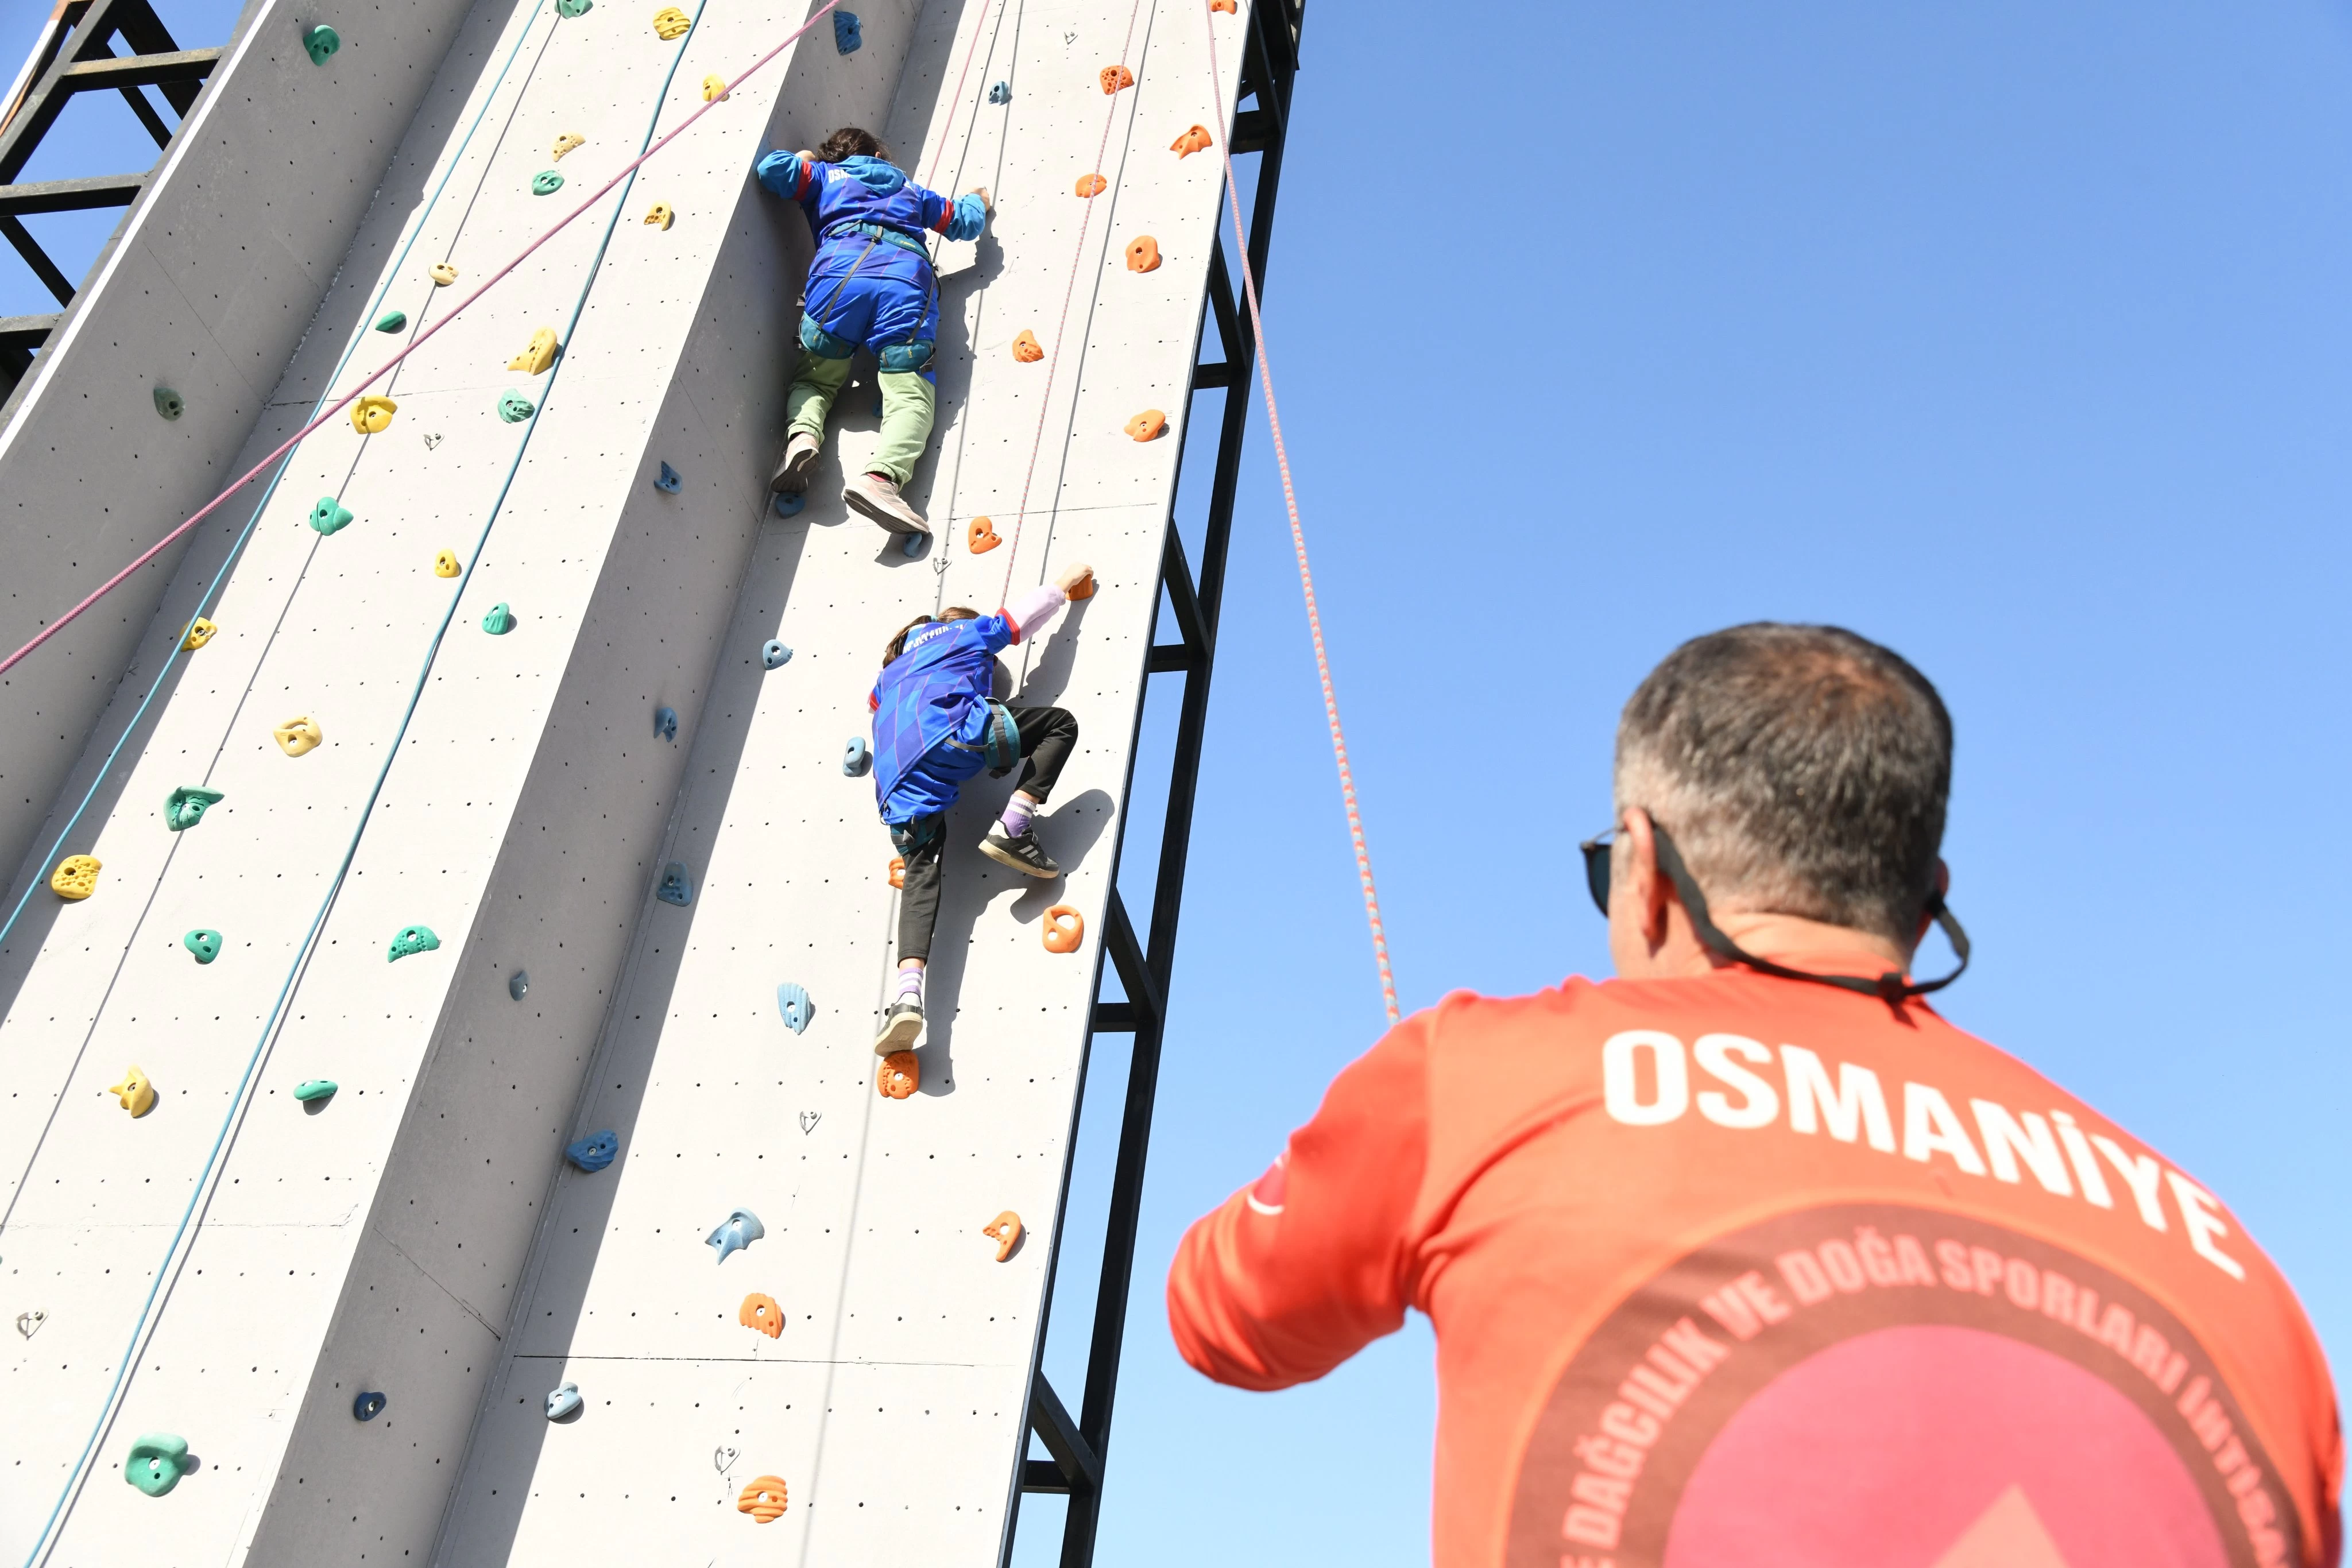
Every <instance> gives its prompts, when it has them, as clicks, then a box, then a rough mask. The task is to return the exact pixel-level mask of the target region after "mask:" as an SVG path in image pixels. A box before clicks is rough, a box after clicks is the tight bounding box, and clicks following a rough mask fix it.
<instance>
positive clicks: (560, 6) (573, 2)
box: [555, 0, 596, 16]
mask: <svg viewBox="0 0 2352 1568" xmlns="http://www.w3.org/2000/svg"><path fill="white" fill-rule="evenodd" d="M595 8H596V0H555V14H556V15H557V16H586V15H587V14H588V13H589V12H591V11H593V10H594V9H595Z"/></svg>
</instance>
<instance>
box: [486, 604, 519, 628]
mask: <svg viewBox="0 0 2352 1568" xmlns="http://www.w3.org/2000/svg"><path fill="white" fill-rule="evenodd" d="M514 625H515V618H514V612H513V611H511V610H509V609H508V608H507V607H506V602H505V601H503V600H501V601H499V602H498V603H496V604H493V605H491V606H490V612H489V613H488V615H485V616H483V617H482V630H483V631H485V632H488V633H489V634H490V635H491V636H493V637H503V636H505V635H506V634H507V633H508V632H511V631H513V630H514Z"/></svg>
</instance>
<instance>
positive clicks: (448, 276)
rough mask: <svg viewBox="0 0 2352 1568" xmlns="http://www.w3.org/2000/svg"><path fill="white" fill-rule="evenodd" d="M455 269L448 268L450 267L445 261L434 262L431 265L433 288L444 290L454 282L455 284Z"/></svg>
mask: <svg viewBox="0 0 2352 1568" xmlns="http://www.w3.org/2000/svg"><path fill="white" fill-rule="evenodd" d="M455 282H457V268H456V267H452V266H450V265H449V264H448V263H447V262H446V261H436V262H435V263H434V264H433V287H436V288H446V287H449V286H450V285H451V284H453V283H455Z"/></svg>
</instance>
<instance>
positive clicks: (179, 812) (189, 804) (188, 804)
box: [163, 784, 221, 833]
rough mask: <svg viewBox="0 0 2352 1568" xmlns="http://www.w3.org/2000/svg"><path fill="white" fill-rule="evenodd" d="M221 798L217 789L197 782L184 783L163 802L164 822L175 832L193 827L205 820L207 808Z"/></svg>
mask: <svg viewBox="0 0 2352 1568" xmlns="http://www.w3.org/2000/svg"><path fill="white" fill-rule="evenodd" d="M220 799H221V792H220V791H219V790H217V789H205V788H204V787H203V786H201V785H197V784H184V785H182V786H181V787H180V788H179V789H174V790H173V791H172V798H171V799H170V800H166V801H164V802H163V822H164V825H165V826H167V827H169V828H170V829H171V830H172V831H173V832H175V833H176V832H178V831H180V830H181V829H183V828H193V827H194V826H195V825H196V824H197V823H198V822H201V821H204V820H205V808H206V807H208V806H212V805H214V804H216V803H217V802H218V801H219V800H220Z"/></svg>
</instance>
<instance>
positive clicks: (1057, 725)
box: [890, 707, 1078, 961]
mask: <svg viewBox="0 0 2352 1568" xmlns="http://www.w3.org/2000/svg"><path fill="white" fill-rule="evenodd" d="M1013 722H1014V723H1015V724H1017V725H1018V726H1020V728H1021V756H1022V763H1021V781H1020V783H1018V784H1017V785H1015V786H1014V788H1015V789H1019V790H1021V791H1022V792H1024V793H1025V794H1026V795H1027V796H1028V797H1029V798H1030V799H1031V800H1035V801H1037V802H1038V803H1039V804H1040V805H1042V804H1044V803H1045V799H1046V798H1047V797H1048V796H1050V795H1051V794H1052V793H1053V792H1054V783H1055V780H1056V779H1060V778H1061V776H1062V765H1063V764H1064V763H1066V762H1067V761H1068V760H1069V759H1070V752H1071V750H1072V748H1073V747H1076V745H1077V743H1078V721H1077V720H1076V719H1075V718H1072V717H1071V716H1069V714H1068V713H1067V712H1066V711H1065V710H1063V709H1061V708H1057V707H1017V708H1014V709H1013ZM946 826H947V813H946V812H944V811H934V812H932V813H931V814H930V815H929V816H928V817H918V818H916V819H915V820H914V821H911V822H908V824H907V825H906V826H905V827H902V828H893V829H891V830H890V842H891V843H892V845H893V846H895V847H896V848H897V849H898V853H899V854H900V855H901V856H903V857H905V859H906V862H907V875H906V879H905V881H906V886H905V887H904V888H903V889H902V890H901V891H900V893H899V894H898V956H899V957H900V958H901V959H906V958H921V959H924V960H926V961H928V960H929V958H930V956H931V928H932V927H933V926H934V925H938V924H939V919H940V847H941V846H942V845H943V844H944V843H945V842H946V841H947V834H946V832H945V831H944V830H945V828H946Z"/></svg>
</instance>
